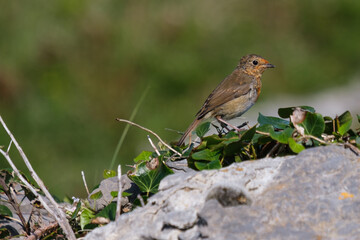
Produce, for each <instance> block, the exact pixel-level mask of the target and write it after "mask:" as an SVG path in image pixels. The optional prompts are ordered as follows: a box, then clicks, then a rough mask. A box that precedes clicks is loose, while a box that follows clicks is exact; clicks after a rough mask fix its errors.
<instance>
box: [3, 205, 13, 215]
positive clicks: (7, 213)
mask: <svg viewBox="0 0 360 240" xmlns="http://www.w3.org/2000/svg"><path fill="white" fill-rule="evenodd" d="M0 216H10V217H12V216H13V215H12V212H11V211H10V209H9V208H8V207H7V206H5V205H0Z"/></svg>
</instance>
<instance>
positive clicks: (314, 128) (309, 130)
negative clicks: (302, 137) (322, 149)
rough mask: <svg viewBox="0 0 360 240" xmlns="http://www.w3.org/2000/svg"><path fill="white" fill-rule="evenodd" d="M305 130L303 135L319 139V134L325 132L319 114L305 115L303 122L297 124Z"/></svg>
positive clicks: (323, 123)
mask: <svg viewBox="0 0 360 240" xmlns="http://www.w3.org/2000/svg"><path fill="white" fill-rule="evenodd" d="M299 126H301V127H303V128H304V130H305V134H307V135H313V136H316V137H321V134H322V133H323V132H324V130H325V122H324V119H323V117H322V116H321V114H319V113H311V112H307V113H306V118H305V120H304V121H303V122H302V123H300V124H299Z"/></svg>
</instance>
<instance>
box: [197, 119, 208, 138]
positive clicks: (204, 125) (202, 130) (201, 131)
mask: <svg viewBox="0 0 360 240" xmlns="http://www.w3.org/2000/svg"><path fill="white" fill-rule="evenodd" d="M209 130H210V122H204V123H202V124H200V125H199V126H198V127H197V128H196V130H195V132H196V135H197V136H198V137H199V138H202V137H203V136H205V134H206V133H207V132H208V131H209Z"/></svg>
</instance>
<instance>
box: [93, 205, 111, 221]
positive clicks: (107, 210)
mask: <svg viewBox="0 0 360 240" xmlns="http://www.w3.org/2000/svg"><path fill="white" fill-rule="evenodd" d="M115 216H116V202H111V203H110V204H109V205H107V206H106V207H104V208H103V209H102V210H101V211H100V212H99V213H98V214H96V216H95V217H104V218H107V219H109V220H111V221H115Z"/></svg>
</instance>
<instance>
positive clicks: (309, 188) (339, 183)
mask: <svg viewBox="0 0 360 240" xmlns="http://www.w3.org/2000/svg"><path fill="white" fill-rule="evenodd" d="M359 176H360V158H359V157H356V156H355V155H354V154H353V153H352V152H351V151H350V150H346V149H343V148H341V147H336V146H328V147H318V148H313V149H309V150H305V151H303V152H302V153H300V154H299V155H297V156H289V157H283V158H274V159H271V158H266V159H261V160H258V161H247V162H242V163H236V164H232V165H231V166H229V167H227V168H223V169H221V170H213V171H201V172H188V173H181V172H180V173H176V174H173V175H170V176H168V177H166V178H165V179H164V180H163V181H162V182H161V184H160V188H159V192H158V193H157V194H155V195H154V196H152V197H151V198H150V199H149V201H148V204H147V205H146V206H145V207H143V208H137V209H135V210H134V211H133V212H131V213H129V214H124V215H122V216H121V217H120V219H119V220H118V221H116V222H112V223H110V224H108V225H107V226H104V227H100V228H97V229H95V230H94V231H93V232H91V233H90V234H88V235H87V236H86V239H90V240H92V239H359V238H360V197H359V194H360V193H359V190H360V188H359V186H360V177H359Z"/></svg>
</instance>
